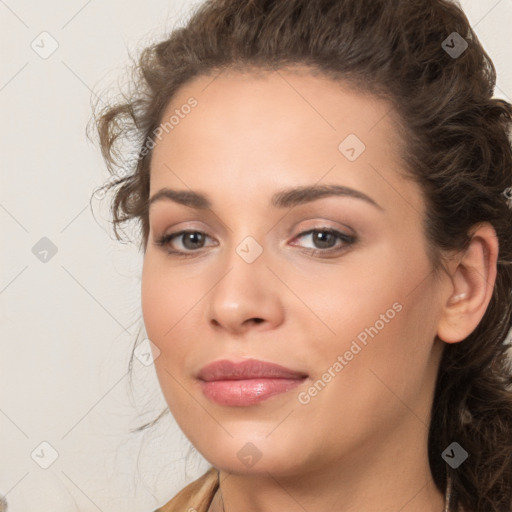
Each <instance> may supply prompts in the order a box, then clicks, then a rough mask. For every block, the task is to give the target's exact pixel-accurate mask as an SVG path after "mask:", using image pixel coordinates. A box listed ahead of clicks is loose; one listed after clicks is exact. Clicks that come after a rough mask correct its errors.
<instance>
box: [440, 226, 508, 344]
mask: <svg viewBox="0 0 512 512" xmlns="http://www.w3.org/2000/svg"><path fill="white" fill-rule="evenodd" d="M497 259H498V239H497V236H496V232H495V230H494V228H493V227H492V225H491V224H489V223H483V224H481V225H479V226H478V228H477V229H475V230H474V231H473V234H472V236H471V241H470V243H469V245H468V248H467V249H466V250H465V251H464V253H463V254H462V256H459V258H458V260H457V261H456V262H455V264H454V265H453V266H452V268H453V270H452V271H451V275H450V276H449V277H450V280H451V282H450V286H449V287H448V291H447V293H448V296H446V295H445V297H446V298H445V299H444V305H443V308H442V311H441V316H440V319H439V323H438V330H437V336H438V337H439V338H440V339H441V340H443V341H444V342H446V343H458V342H460V341H462V340H464V339H465V338H467V337H468V336H469V335H470V334H471V333H472V332H473V331H474V330H475V329H476V327H477V326H478V324H479V323H480V321H481V319H482V318H483V316H484V314H485V311H486V310H487V306H488V305H489V302H490V300H491V297H492V292H493V289H494V283H495V280H496V262H497Z"/></svg>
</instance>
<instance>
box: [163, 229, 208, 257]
mask: <svg viewBox="0 0 512 512" xmlns="http://www.w3.org/2000/svg"><path fill="white" fill-rule="evenodd" d="M206 238H210V237H209V236H208V235H207V234H206V233H204V232H203V231H195V230H183V231H177V232H175V233H168V234H166V235H163V236H162V237H161V238H159V239H158V240H157V241H156V242H155V243H156V245H158V246H160V247H165V248H167V252H168V253H169V254H176V255H178V256H189V254H187V253H190V252H197V249H202V248H203V247H204V242H205V239H206ZM175 239H176V240H181V246H182V248H178V249H175V248H174V247H172V245H173V242H174V240H175ZM183 248H184V249H183Z"/></svg>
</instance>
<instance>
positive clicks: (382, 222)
mask: <svg viewBox="0 0 512 512" xmlns="http://www.w3.org/2000/svg"><path fill="white" fill-rule="evenodd" d="M187 105H188V106H187ZM389 111H390V106H389V105H388V104H387V103H384V102H382V101H380V100H376V99H374V98H373V97H370V96H365V95H362V94H360V93H358V92H353V91H352V92H351V91H350V90H349V89H347V88H346V87H345V86H344V85H343V84H340V83H336V82H333V81H330V80H328V79H325V78H321V77H318V76H317V77H315V76H312V75H308V74H298V73H292V72H291V71H284V70H282V71H279V72H276V73H271V74H259V75H256V74H243V73H241V72H235V71H230V72H228V71H224V72H223V73H222V74H220V75H219V76H218V77H216V78H214V77H213V76H208V77H206V76H202V77H199V78H197V79H195V80H194V81H193V82H191V83H189V84H187V85H186V86H184V87H183V88H182V89H181V90H180V91H179V93H178V94H177V96H175V97H174V98H173V100H172V102H171V104H170V105H169V106H168V108H167V110H166V112H165V114H164V116H163V121H162V122H163V123H166V122H167V124H166V125H163V128H164V129H162V130H160V131H159V132H158V134H159V137H156V136H155V142H156V146H155V148H154V150H153V155H152V164H151V190H150V197H153V196H154V195H155V194H158V193H159V192H160V191H162V190H163V189H170V190H172V191H175V192H182V193H183V194H182V195H181V199H179V198H178V196H174V197H175V199H174V200H173V199H171V195H170V194H168V196H167V197H165V196H163V195H160V199H158V200H155V201H153V202H152V204H151V206H150V211H149V222H150V233H149V239H148V245H147V249H146V253H145V257H144V265H143V274H142V308H143V317H144V322H145V326H146V331H147V334H148V337H149V339H150V340H151V341H152V342H153V343H154V344H155V345H156V347H158V349H159V351H160V354H159V356H158V357H157V358H156V360H155V366H156V371H157V374H158V378H159V382H160V384H161V387H162V390H163V393H164V395H165V398H166V400H167V403H168V405H169V408H170V410H171V412H172V414H173V416H174V417H175V419H176V421H177V422H178V424H179V425H180V427H181V428H182V430H183V432H184V433H185V434H186V435H187V437H188V438H189V439H190V440H191V442H192V443H193V444H194V445H195V447H196V448H197V449H198V450H199V451H200V452H201V453H202V454H203V456H204V457H205V458H206V459H207V460H208V461H209V462H211V463H212V464H213V465H214V466H216V467H217V468H220V469H223V470H225V471H229V472H239V473H244V472H245V473H248V472H255V473H260V472H261V473H263V472H266V471H269V472H271V473H272V474H273V475H279V474H281V475H284V474H292V473H297V472H304V471H306V468H307V471H310V472H313V471H319V470H320V468H325V467H326V466H328V465H329V464H340V463H343V461H347V462H349V463H350V467H351V468H355V467H356V466H355V465H354V464H357V463H358V462H359V463H360V464H361V463H363V464H370V463H372V461H378V460H382V457H385V458H387V460H390V459H392V460H398V459H399V458H400V457H408V456H410V455H409V454H410V453H411V452H410V451H411V450H412V452H413V453H415V454H418V453H420V452H421V453H422V454H426V445H427V435H428V423H429V414H430V406H431V399H432V393H433V387H434V382H435V376H436V372H437V367H438V363H439V360H440V356H441V352H442V345H443V343H442V342H440V341H437V342H434V339H435V335H436V331H437V321H438V318H439V314H440V313H439V312H440V306H439V304H440V300H439V286H440V285H439V282H438V281H436V280H434V275H433V273H432V271H431V266H430V264H429V261H428V259H427V255H426V240H425V238H424V235H423V231H422V220H423V217H424V212H425V205H424V201H423V197H422V194H421V191H420V189H419V188H418V187H417V185H415V184H414V183H412V182H410V181H407V180H405V179H404V178H402V177H401V176H400V174H399V170H400V169H401V163H400V161H399V157H398V154H399V153H398V147H399V141H398V137H397V135H396V131H395V128H394V126H393V124H392V122H391V119H390V117H389V115H388V114H389ZM173 116H174V117H173ZM319 187H324V188H319ZM325 187H333V188H332V190H331V192H330V193H328V192H326V191H328V189H327V188H325ZM334 187H339V188H338V189H334ZM301 189H304V191H303V192H300V190H301ZM297 190H298V191H297ZM315 190H317V192H315ZM322 190H323V191H324V193H318V191H320V192H322ZM336 190H337V191H338V193H337V194H336V193H334V192H336ZM196 194H197V195H200V196H201V197H200V198H198V197H196ZM187 198H188V199H189V200H190V202H188V203H187V204H184V203H185V201H182V200H183V199H187ZM194 198H195V199H194ZM192 199H194V200H192ZM183 230H187V231H192V232H194V233H192V234H189V235H186V234H185V235H183V234H181V235H176V236H174V237H173V238H167V244H166V245H165V246H162V245H158V244H157V242H158V241H159V240H160V239H161V238H162V237H163V236H164V235H169V234H174V233H178V232H181V231H183ZM170 251H175V252H170ZM247 359H255V360H262V361H264V362H269V363H274V364H277V365H280V366H283V367H286V368H288V369H290V370H293V371H294V372H296V373H295V374H293V375H291V376H290V375H288V377H292V378H288V379H285V378H284V377H285V375H283V374H276V375H274V378H270V377H271V376H270V375H269V374H268V373H265V372H264V373H263V374H258V375H256V376H255V375H250V374H240V375H238V377H239V378H240V377H245V378H244V379H241V380H240V379H239V380H230V381H226V379H227V377H226V375H224V376H223V375H219V374H215V375H213V374H212V375H210V378H214V379H217V381H216V382H215V381H210V383H209V384H206V383H205V382H204V381H203V380H201V379H200V378H199V372H200V371H201V369H202V368H203V367H205V366H206V365H208V364H210V363H212V362H216V361H221V360H228V361H231V362H233V363H238V362H241V361H244V360H247ZM202 377H206V376H205V374H203V375H202ZM249 377H257V378H254V379H249ZM275 377H277V378H275ZM404 447H407V450H409V451H407V452H406V450H405V448H404ZM411 447H412V448H411Z"/></svg>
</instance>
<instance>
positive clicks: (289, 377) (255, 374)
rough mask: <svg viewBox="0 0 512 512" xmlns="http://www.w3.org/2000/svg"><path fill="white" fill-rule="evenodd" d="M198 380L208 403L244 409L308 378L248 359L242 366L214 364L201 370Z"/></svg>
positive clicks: (222, 362)
mask: <svg viewBox="0 0 512 512" xmlns="http://www.w3.org/2000/svg"><path fill="white" fill-rule="evenodd" d="M197 377H198V379H199V380H200V381H201V388H202V391H203V393H204V395H205V396H206V397H207V398H209V399H210V400H212V401H214V402H216V403H218V404H221V405H230V406H247V405H252V404H256V403H258V402H261V401H263V400H266V399H267V398H270V397H271V396H274V395H278V394H281V393H284V392H286V391H289V390H291V389H293V388H295V387H297V386H299V385H300V384H301V383H302V382H304V380H305V378H306V377H307V375H305V374H303V373H300V372H296V371H294V370H290V369H289V368H285V367H283V366H279V365H276V364H273V363H266V362H264V361H258V360H255V359H249V360H246V361H243V362H241V363H233V362H231V361H227V360H223V361H216V362H214V363H211V364H209V365H207V366H205V367H204V368H202V370H201V371H200V372H199V374H198V376H197Z"/></svg>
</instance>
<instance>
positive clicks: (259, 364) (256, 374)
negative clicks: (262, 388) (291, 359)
mask: <svg viewBox="0 0 512 512" xmlns="http://www.w3.org/2000/svg"><path fill="white" fill-rule="evenodd" d="M304 377H307V374H305V373H303V372H299V371H295V370H291V369H290V368H285V367H284V366H281V365H279V364H275V363H269V362H267V361H260V360H259V359H247V360H245V361H242V362H239V363H235V362H233V361H229V360H227V359H223V360H221V361H214V362H213V363H210V364H207V365H206V366H204V367H203V368H201V370H200V371H199V373H198V375H197V378H198V379H200V380H204V381H207V382H208V381H214V380H244V379H255V378H267V379H270V378H274V379H300V378H304Z"/></svg>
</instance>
